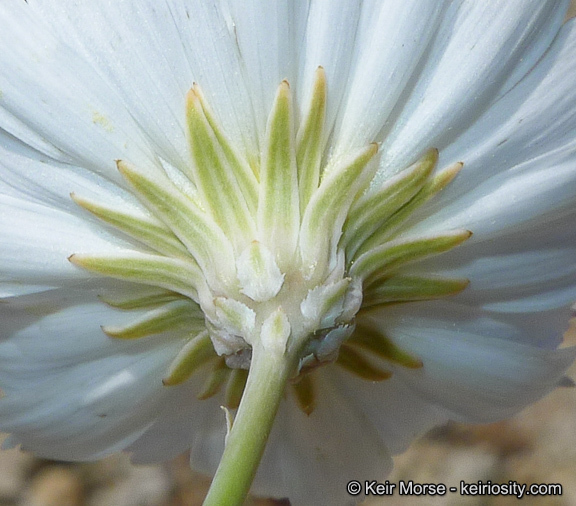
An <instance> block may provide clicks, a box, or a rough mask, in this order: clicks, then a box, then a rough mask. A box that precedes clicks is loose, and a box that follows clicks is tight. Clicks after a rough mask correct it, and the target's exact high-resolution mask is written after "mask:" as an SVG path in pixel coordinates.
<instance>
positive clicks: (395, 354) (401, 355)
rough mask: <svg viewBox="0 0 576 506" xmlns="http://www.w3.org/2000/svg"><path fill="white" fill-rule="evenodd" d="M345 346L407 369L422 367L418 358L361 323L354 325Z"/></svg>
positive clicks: (379, 332)
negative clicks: (361, 350) (354, 347)
mask: <svg viewBox="0 0 576 506" xmlns="http://www.w3.org/2000/svg"><path fill="white" fill-rule="evenodd" d="M347 345H348V346H356V347H359V348H362V349H364V350H366V351H369V352H370V353H373V354H374V355H376V356H378V357H380V358H383V359H385V360H388V361H390V362H393V363H395V364H398V365H401V366H403V367H407V368H408V369H419V368H420V367H422V361H421V360H420V359H419V358H417V357H413V356H412V355H410V354H409V353H406V352H405V351H404V350H402V349H401V348H399V347H398V346H396V345H395V344H394V343H393V342H392V341H391V340H390V339H389V338H388V337H387V336H386V335H385V334H384V333H383V332H381V331H380V330H376V329H375V328H373V327H372V326H368V325H363V324H362V323H361V322H358V323H357V324H356V329H355V330H354V333H353V334H352V337H351V338H350V339H349V340H348V342H347Z"/></svg>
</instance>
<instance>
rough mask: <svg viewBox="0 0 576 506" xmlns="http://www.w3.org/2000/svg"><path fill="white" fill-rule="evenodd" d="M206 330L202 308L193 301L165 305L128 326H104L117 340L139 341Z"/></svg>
mask: <svg viewBox="0 0 576 506" xmlns="http://www.w3.org/2000/svg"><path fill="white" fill-rule="evenodd" d="M204 328H205V325H204V315H203V313H202V311H201V309H200V307H199V306H198V305H197V304H195V303H194V302H192V301H191V300H178V301H175V302H171V303H168V304H165V305H164V306H162V307H160V308H157V309H155V310H152V311H147V312H146V313H145V314H144V315H143V316H141V317H140V318H138V319H137V320H136V321H134V322H131V323H130V324H128V325H123V326H103V327H102V330H103V331H104V333H105V334H106V335H108V336H110V337H114V338H117V339H138V338H140V337H146V336H150V335H153V334H160V333H162V332H169V331H180V330H182V329H186V330H187V331H188V332H194V333H195V332H201V331H202V330H203V329H204Z"/></svg>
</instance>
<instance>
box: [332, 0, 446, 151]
mask: <svg viewBox="0 0 576 506" xmlns="http://www.w3.org/2000/svg"><path fill="white" fill-rule="evenodd" d="M334 5H337V3H335V4H334ZM443 10H445V6H444V2H441V1H436V2H421V1H419V0H409V1H403V2H398V1H396V0H384V1H380V0H376V1H370V2H365V3H364V5H363V9H362V18H361V20H360V23H359V25H358V29H357V32H356V47H355V49H354V52H353V53H352V54H353V61H354V62H355V63H354V65H353V68H352V70H351V76H350V80H351V82H350V84H349V87H348V89H347V92H346V99H345V101H344V103H343V104H342V111H341V113H340V117H339V121H338V126H337V128H338V129H339V130H338V131H337V133H336V143H335V148H334V149H335V151H336V153H335V156H339V155H340V154H342V153H345V152H347V151H350V150H351V149H356V148H358V147H362V146H365V145H366V144H368V143H370V142H374V141H376V140H380V139H379V137H378V133H379V132H380V130H381V129H382V128H383V127H384V125H385V124H386V122H387V120H388V118H389V115H390V114H391V112H392V111H393V109H394V108H395V107H396V106H397V104H398V100H399V99H400V98H401V96H402V94H403V93H405V91H406V88H407V86H408V84H409V82H410V79H413V78H414V73H415V72H416V69H417V67H418V65H419V64H420V60H421V59H422V57H423V55H424V53H425V51H426V49H427V48H428V45H429V44H430V42H431V40H432V37H433V36H434V34H435V33H436V31H437V30H438V25H439V23H440V16H439V15H440V14H441V13H442V12H443ZM328 84H331V82H330V80H328ZM331 93H332V90H330V96H331Z"/></svg>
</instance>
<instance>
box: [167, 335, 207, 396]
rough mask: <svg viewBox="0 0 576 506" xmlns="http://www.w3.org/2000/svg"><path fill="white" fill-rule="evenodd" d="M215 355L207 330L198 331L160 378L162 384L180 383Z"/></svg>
mask: <svg viewBox="0 0 576 506" xmlns="http://www.w3.org/2000/svg"><path fill="white" fill-rule="evenodd" d="M215 357H217V355H216V352H215V351H214V348H213V346H212V341H211V340H210V337H209V336H208V332H207V331H206V330H205V331H203V332H200V333H199V334H198V335H197V336H195V337H194V338H192V339H191V340H190V341H188V342H187V343H186V345H185V346H184V347H183V348H182V349H181V350H180V351H179V352H178V355H176V357H175V358H174V360H173V361H172V363H171V364H170V367H169V368H168V371H167V372H166V375H165V376H164V378H163V379H162V384H163V385H165V386H174V385H180V384H181V383H183V382H184V381H186V380H187V379H188V378H189V377H190V376H192V374H194V373H195V372H196V371H197V370H198V368H199V367H201V366H202V365H204V364H205V363H206V362H208V361H209V360H212V359H214V358H215Z"/></svg>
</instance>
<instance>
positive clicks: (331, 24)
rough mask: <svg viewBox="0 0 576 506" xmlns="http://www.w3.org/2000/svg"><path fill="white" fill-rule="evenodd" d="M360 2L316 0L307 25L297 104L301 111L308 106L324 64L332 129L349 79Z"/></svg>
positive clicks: (329, 120) (301, 59)
mask: <svg viewBox="0 0 576 506" xmlns="http://www.w3.org/2000/svg"><path fill="white" fill-rule="evenodd" d="M361 7H362V6H361V3H360V2H312V4H311V6H310V11H309V13H308V20H307V25H306V38H305V40H304V41H303V42H302V49H301V50H300V69H299V79H300V81H299V83H298V89H297V95H298V98H297V105H298V106H299V107H300V111H301V114H303V109H304V108H306V107H308V104H309V103H310V99H311V93H312V89H313V84H314V76H315V72H316V69H317V68H318V67H319V66H322V67H324V72H325V73H326V82H327V88H328V94H327V106H326V107H327V110H326V124H325V128H326V131H327V132H330V131H331V130H332V126H333V124H334V121H335V120H336V114H337V113H338V111H339V109H340V106H341V102H342V98H343V96H344V93H345V90H346V84H347V82H348V79H349V72H350V68H351V66H352V62H353V61H355V50H354V49H353V48H354V47H355V43H356V39H357V34H358V22H359V19H360V11H361Z"/></svg>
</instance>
